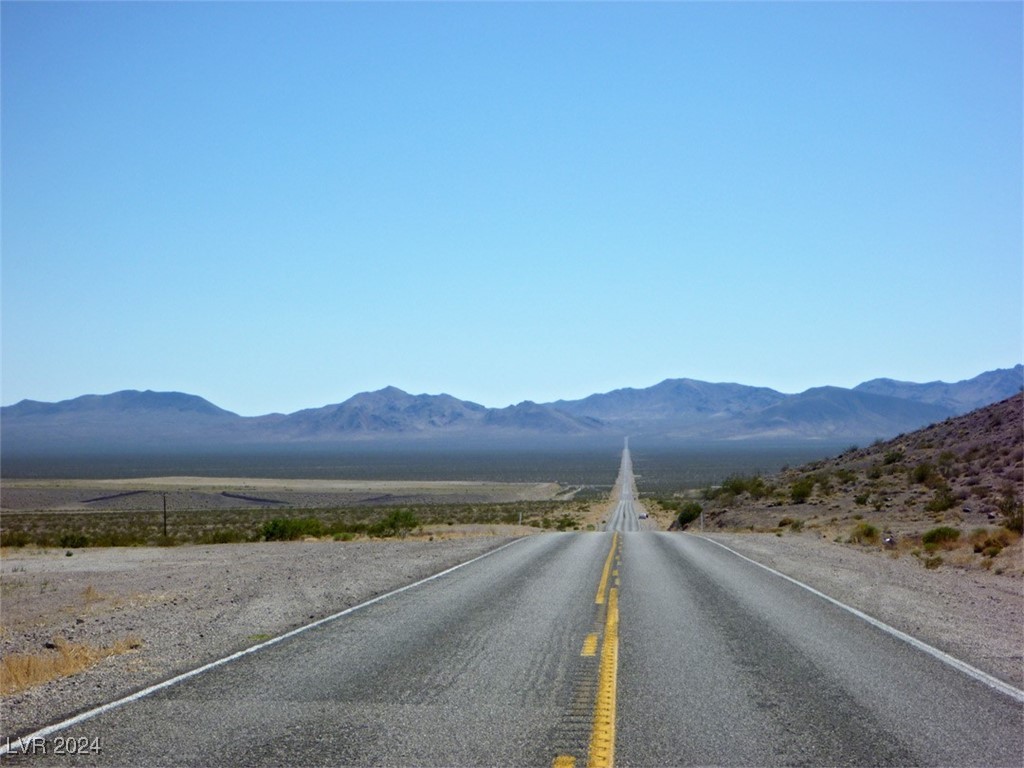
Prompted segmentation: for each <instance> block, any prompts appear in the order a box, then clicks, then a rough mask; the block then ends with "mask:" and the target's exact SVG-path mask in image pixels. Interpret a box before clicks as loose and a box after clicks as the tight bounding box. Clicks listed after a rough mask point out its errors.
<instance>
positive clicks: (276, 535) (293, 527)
mask: <svg viewBox="0 0 1024 768" xmlns="http://www.w3.org/2000/svg"><path fill="white" fill-rule="evenodd" d="M323 534H324V527H323V523H321V522H320V521H319V520H317V519H316V518H315V517H303V518H296V517H281V518H276V519H274V520H268V521H267V522H266V523H264V524H263V527H262V528H261V529H260V538H262V539H265V540H266V541H295V540H296V539H301V538H302V537H303V536H323Z"/></svg>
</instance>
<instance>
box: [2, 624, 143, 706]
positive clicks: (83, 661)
mask: <svg viewBox="0 0 1024 768" xmlns="http://www.w3.org/2000/svg"><path fill="white" fill-rule="evenodd" d="M52 645H53V648H52V649H50V650H47V651H44V652H42V653H16V654H11V655H10V656H6V657H4V658H3V659H2V660H0V696H9V695H11V694H13V693H18V692H19V691H23V690H25V689H26V688H33V687H35V686H37V685H42V684H43V683H46V682H49V681H50V680H56V679H57V678H60V677H67V676H69V675H74V674H77V673H78V672H81V671H83V670H85V669H88V668H89V667H91V666H93V665H95V664H98V663H99V662H101V661H103V659H107V658H110V657H111V656H119V655H120V654H123V653H127V652H129V651H132V650H135V649H136V648H139V647H140V646H141V645H142V641H141V640H139V639H138V638H137V637H135V636H134V635H129V636H128V637H126V638H124V639H122V640H118V641H117V642H115V643H114V644H113V645H109V646H105V647H97V646H93V645H88V644H86V643H69V642H67V641H66V640H63V639H61V638H56V639H54V641H53V643H52Z"/></svg>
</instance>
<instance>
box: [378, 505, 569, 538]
mask: <svg viewBox="0 0 1024 768" xmlns="http://www.w3.org/2000/svg"><path fill="white" fill-rule="evenodd" d="M542 523H543V525H544V527H545V528H550V527H551V525H552V522H551V520H550V519H549V518H547V517H545V518H544V520H543V521H542ZM419 524H420V521H419V519H418V518H417V517H416V515H415V514H414V513H413V512H412V510H409V509H396V510H394V511H393V512H391V514H389V515H388V516H387V517H386V518H384V519H383V520H381V521H380V522H379V523H377V524H375V525H371V526H370V527H369V528H368V529H367V533H369V534H370V535H371V536H376V537H380V538H388V537H390V536H398V537H399V538H405V535H406V534H407V533H408V532H409V531H411V530H412V529H413V528H415V527H417V526H418V525H419Z"/></svg>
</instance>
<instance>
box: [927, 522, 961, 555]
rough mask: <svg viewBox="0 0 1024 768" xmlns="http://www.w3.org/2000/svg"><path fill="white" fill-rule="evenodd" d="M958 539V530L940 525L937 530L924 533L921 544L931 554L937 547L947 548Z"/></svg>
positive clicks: (933, 529)
mask: <svg viewBox="0 0 1024 768" xmlns="http://www.w3.org/2000/svg"><path fill="white" fill-rule="evenodd" d="M959 538H960V531H959V530H957V529H956V528H951V527H950V526H948V525H940V526H939V527H938V528H932V529H931V530H930V531H925V533H924V535H923V536H921V543H922V544H924V548H925V549H927V550H928V551H929V552H931V551H933V550H934V549H936V548H937V547H940V546H948V545H950V544H952V543H953V542H955V541H957V540H958V539H959Z"/></svg>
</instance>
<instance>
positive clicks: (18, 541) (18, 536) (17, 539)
mask: <svg viewBox="0 0 1024 768" xmlns="http://www.w3.org/2000/svg"><path fill="white" fill-rule="evenodd" d="M31 541H32V537H31V536H29V535H28V533H26V532H25V531H18V530H15V531H10V530H4V531H0V547H24V546H26V545H27V544H29V543H31Z"/></svg>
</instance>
